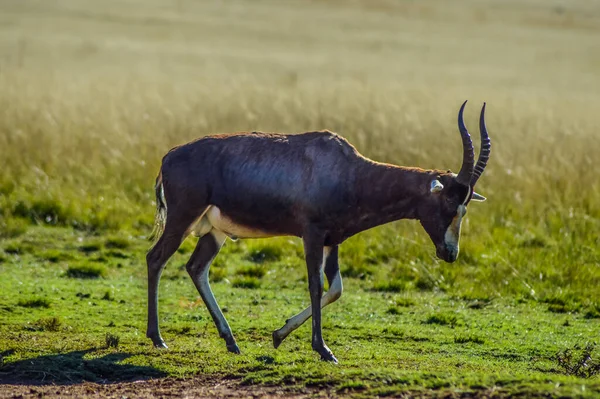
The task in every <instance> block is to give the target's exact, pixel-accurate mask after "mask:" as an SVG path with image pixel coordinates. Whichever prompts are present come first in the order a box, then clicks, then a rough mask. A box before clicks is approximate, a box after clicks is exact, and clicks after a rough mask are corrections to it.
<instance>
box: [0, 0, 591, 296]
mask: <svg viewBox="0 0 600 399" xmlns="http://www.w3.org/2000/svg"><path fill="white" fill-rule="evenodd" d="M599 37H600V4H599V3H598V2H597V1H586V0H569V1H561V0H527V1H512V0H502V1H500V0H477V1H475V0H462V1H452V2H449V1H445V0H429V1H408V0H406V1H400V0H393V1H392V0H389V1H385V0H355V1H341V0H340V1H335V0H329V1H285V2H279V1H265V0H260V1H244V0H234V1H213V0H206V1H191V0H189V1H188V0H177V1H162V0H144V1H141V0H123V1H103V2H94V1H75V0H52V1H48V0H38V1H36V0H28V1H17V0H1V1H0V161H1V162H2V165H1V168H0V208H1V211H0V234H2V236H4V237H11V236H13V235H16V234H19V233H20V232H22V231H23V230H24V229H26V228H27V226H28V225H30V224H32V223H33V224H49V225H62V226H74V227H76V228H77V229H83V230H86V231H92V232H94V231H104V230H114V229H132V231H136V232H141V233H142V234H145V233H147V231H148V229H149V228H150V227H151V225H152V220H153V211H154V206H153V200H154V198H153V183H154V178H155V176H156V174H157V172H158V168H159V165H160V160H161V157H162V156H163V155H164V154H165V153H166V152H167V151H168V150H169V149H170V148H171V147H173V146H175V145H178V144H182V143H185V142H187V141H189V140H192V139H194V138H197V137H200V136H203V135H206V134H211V133H221V132H234V131H252V130H262V131H277V132H289V133H294V132H303V131H308V130H314V129H330V130H333V131H336V132H338V133H339V134H341V135H343V136H344V137H346V138H348V139H349V140H350V141H351V142H352V143H353V144H354V145H355V146H356V147H357V148H358V150H359V151H361V152H362V153H363V154H365V155H366V156H369V157H372V158H374V159H376V160H379V161H386V162H393V163H396V164H401V165H415V166H421V167H424V168H440V169H448V168H449V169H453V170H455V171H456V170H457V169H458V168H459V166H460V163H461V144H460V139H459V134H458V131H457V128H456V115H457V111H458V108H459V106H460V104H461V103H462V102H463V101H464V100H465V99H469V100H470V102H469V104H468V106H467V111H466V118H467V124H468V126H470V128H471V133H472V134H473V135H474V137H475V138H477V136H478V131H477V118H478V116H479V111H480V107H481V105H482V103H483V101H486V102H487V103H488V115H487V116H488V118H487V119H488V128H489V131H490V134H491V137H492V142H493V149H492V156H491V161H490V164H489V165H488V169H487V170H486V173H485V174H484V176H483V178H482V179H481V180H480V183H479V186H478V191H480V192H481V193H482V194H483V195H485V196H487V197H488V198H489V200H488V202H487V203H485V204H481V205H479V204H478V205H474V206H473V207H472V208H476V211H474V212H473V213H472V214H470V217H469V221H468V222H467V228H466V231H465V234H467V235H469V236H470V237H471V238H470V239H469V242H470V243H471V244H467V245H471V247H470V251H471V252H470V255H471V256H473V257H475V258H476V257H477V256H479V255H481V254H483V253H484V252H485V251H487V252H485V253H487V255H486V256H488V258H487V259H495V258H494V255H490V254H489V252H490V251H491V252H494V251H495V252H494V253H500V255H498V256H500V257H501V259H502V262H504V263H507V264H508V263H511V262H510V261H507V260H506V259H507V258H506V256H509V255H508V253H509V252H510V248H515V247H519V248H526V249H531V248H533V249H540V248H542V250H543V251H546V252H545V253H544V255H543V258H542V259H548V257H553V259H555V260H556V262H557V264H558V263H560V262H562V261H563V260H564V261H567V260H568V261H569V262H573V263H574V265H573V268H574V269H573V270H578V272H577V273H583V272H582V270H584V269H581V266H582V265H589V266H590V267H596V266H598V265H599V264H600V260H599V254H598V250H597V246H598V244H599V242H598V234H597V233H598V231H600V184H599V179H598V174H597V172H598V161H599V160H600V159H599V157H600V156H599V155H598V154H600V140H598V133H597V129H598V126H600V113H599V112H598V111H599V110H600V40H598V38H599ZM477 143H478V142H476V146H477V145H478V144H477ZM402 226H404V225H402ZM406 226H407V227H399V226H396V227H393V232H394V235H396V234H400V235H403V236H406V235H408V236H409V237H412V238H411V240H412V239H414V240H416V241H415V242H416V243H417V244H416V245H418V246H421V245H422V244H423V243H425V242H426V237H425V236H424V234H422V232H420V228H419V227H417V225H416V224H407V225H406ZM417 231H418V232H417ZM411 242H412V241H411ZM355 244H356V245H358V241H357V242H356V243H355ZM390 245H391V244H390ZM427 245H429V244H427ZM500 247H502V248H500ZM490 248H493V250H491V249H490ZM417 251H418V250H417ZM467 251H469V247H467ZM478 251H479V252H478ZM502 251H508V252H507V253H504V252H502ZM524 251H525V250H524ZM465 256H467V258H466V259H465V260H464V261H465V262H469V258H468V256H469V253H467V254H466V255H465ZM515 256H516V255H515ZM518 256H519V257H520V258H519V259H523V260H524V259H527V256H529V255H528V253H527V252H526V251H525V252H523V253H521V254H520V255H518ZM475 258H472V259H471V260H473V259H475ZM473 262H474V263H477V262H475V261H474V260H473ZM478 262H482V260H481V259H479V260H478ZM489 262H490V264H493V262H494V261H493V260H490V261H489ZM496 262H498V260H497V259H496ZM541 263H542V262H541V261H540V265H539V267H543V265H541ZM511 264H512V263H511ZM507 267H508V266H507ZM511 267H512V266H511ZM536 267H538V266H536ZM575 268H576V269H575ZM535 270H537V269H535ZM532 273H533V275H535V273H537V271H533V272H532ZM594 273H596V272H594V271H593V270H592V269H590V271H589V273H588V272H586V273H584V274H582V275H581V276H580V278H582V279H588V281H589V278H591V277H590V276H595V275H596V274H597V273H596V274H594ZM567 277H568V276H567ZM567 277H565V278H567ZM569 278H572V276H571V277H569ZM594 278H596V277H594ZM519 286H520V285H519Z"/></svg>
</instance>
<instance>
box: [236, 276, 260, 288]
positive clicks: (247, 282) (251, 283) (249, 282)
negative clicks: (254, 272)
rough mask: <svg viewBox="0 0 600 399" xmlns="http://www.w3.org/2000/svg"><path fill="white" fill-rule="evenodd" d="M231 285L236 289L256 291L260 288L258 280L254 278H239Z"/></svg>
mask: <svg viewBox="0 0 600 399" xmlns="http://www.w3.org/2000/svg"><path fill="white" fill-rule="evenodd" d="M231 285H232V286H233V287H236V288H248V289H256V288H258V287H260V280H259V279H257V278H256V277H241V278H236V279H234V280H233V281H232V282H231Z"/></svg>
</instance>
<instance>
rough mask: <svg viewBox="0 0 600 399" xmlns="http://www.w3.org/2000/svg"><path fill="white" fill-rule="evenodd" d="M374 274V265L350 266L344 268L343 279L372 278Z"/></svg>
mask: <svg viewBox="0 0 600 399" xmlns="http://www.w3.org/2000/svg"><path fill="white" fill-rule="evenodd" d="M373 272H374V268H373V266H372V265H368V264H366V263H364V264H362V263H361V264H349V265H345V266H343V267H342V270H341V274H342V277H348V278H358V279H361V280H362V279H365V278H366V277H367V276H371V275H372V274H373Z"/></svg>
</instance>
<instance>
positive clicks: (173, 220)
mask: <svg viewBox="0 0 600 399" xmlns="http://www.w3.org/2000/svg"><path fill="white" fill-rule="evenodd" d="M194 219H195V217H194V216H191V215H180V214H176V213H169V212H167V222H166V225H165V229H164V231H163V234H162V235H161V237H160V238H159V240H158V241H157V243H156V245H154V247H152V249H150V251H149V252H148V254H147V255H146V262H147V263H148V327H147V329H146V336H147V337H148V338H150V339H151V340H152V343H153V344H154V346H156V347H157V348H167V345H166V344H165V341H163V339H162V337H161V335H160V330H159V327H158V284H159V282H160V276H161V274H162V271H163V269H164V267H165V265H166V263H167V261H168V260H169V258H170V257H171V256H172V255H173V254H174V253H175V251H177V248H179V246H180V245H181V242H182V241H183V240H184V239H185V237H186V235H187V232H188V228H189V226H190V225H191V224H192V223H193V222H194Z"/></svg>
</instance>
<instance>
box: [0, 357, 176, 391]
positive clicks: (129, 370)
mask: <svg viewBox="0 0 600 399" xmlns="http://www.w3.org/2000/svg"><path fill="white" fill-rule="evenodd" d="M94 351H95V349H88V350H83V351H73V352H68V353H63V354H59V355H48V356H40V357H36V358H33V359H26V360H19V361H16V362H7V363H5V364H4V365H2V364H0V384H13V385H49V384H77V383H82V382H86V381H87V382H96V383H100V384H111V383H116V382H127V381H136V380H146V379H150V378H159V377H166V373H164V372H162V371H160V370H157V369H155V368H153V367H147V366H134V365H130V364H118V363H119V362H121V361H123V360H125V359H127V358H128V357H130V356H131V355H130V354H129V353H111V354H108V355H105V356H102V357H100V358H95V359H84V356H85V355H86V354H88V353H92V352H94ZM3 353H4V355H9V354H10V352H3Z"/></svg>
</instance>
